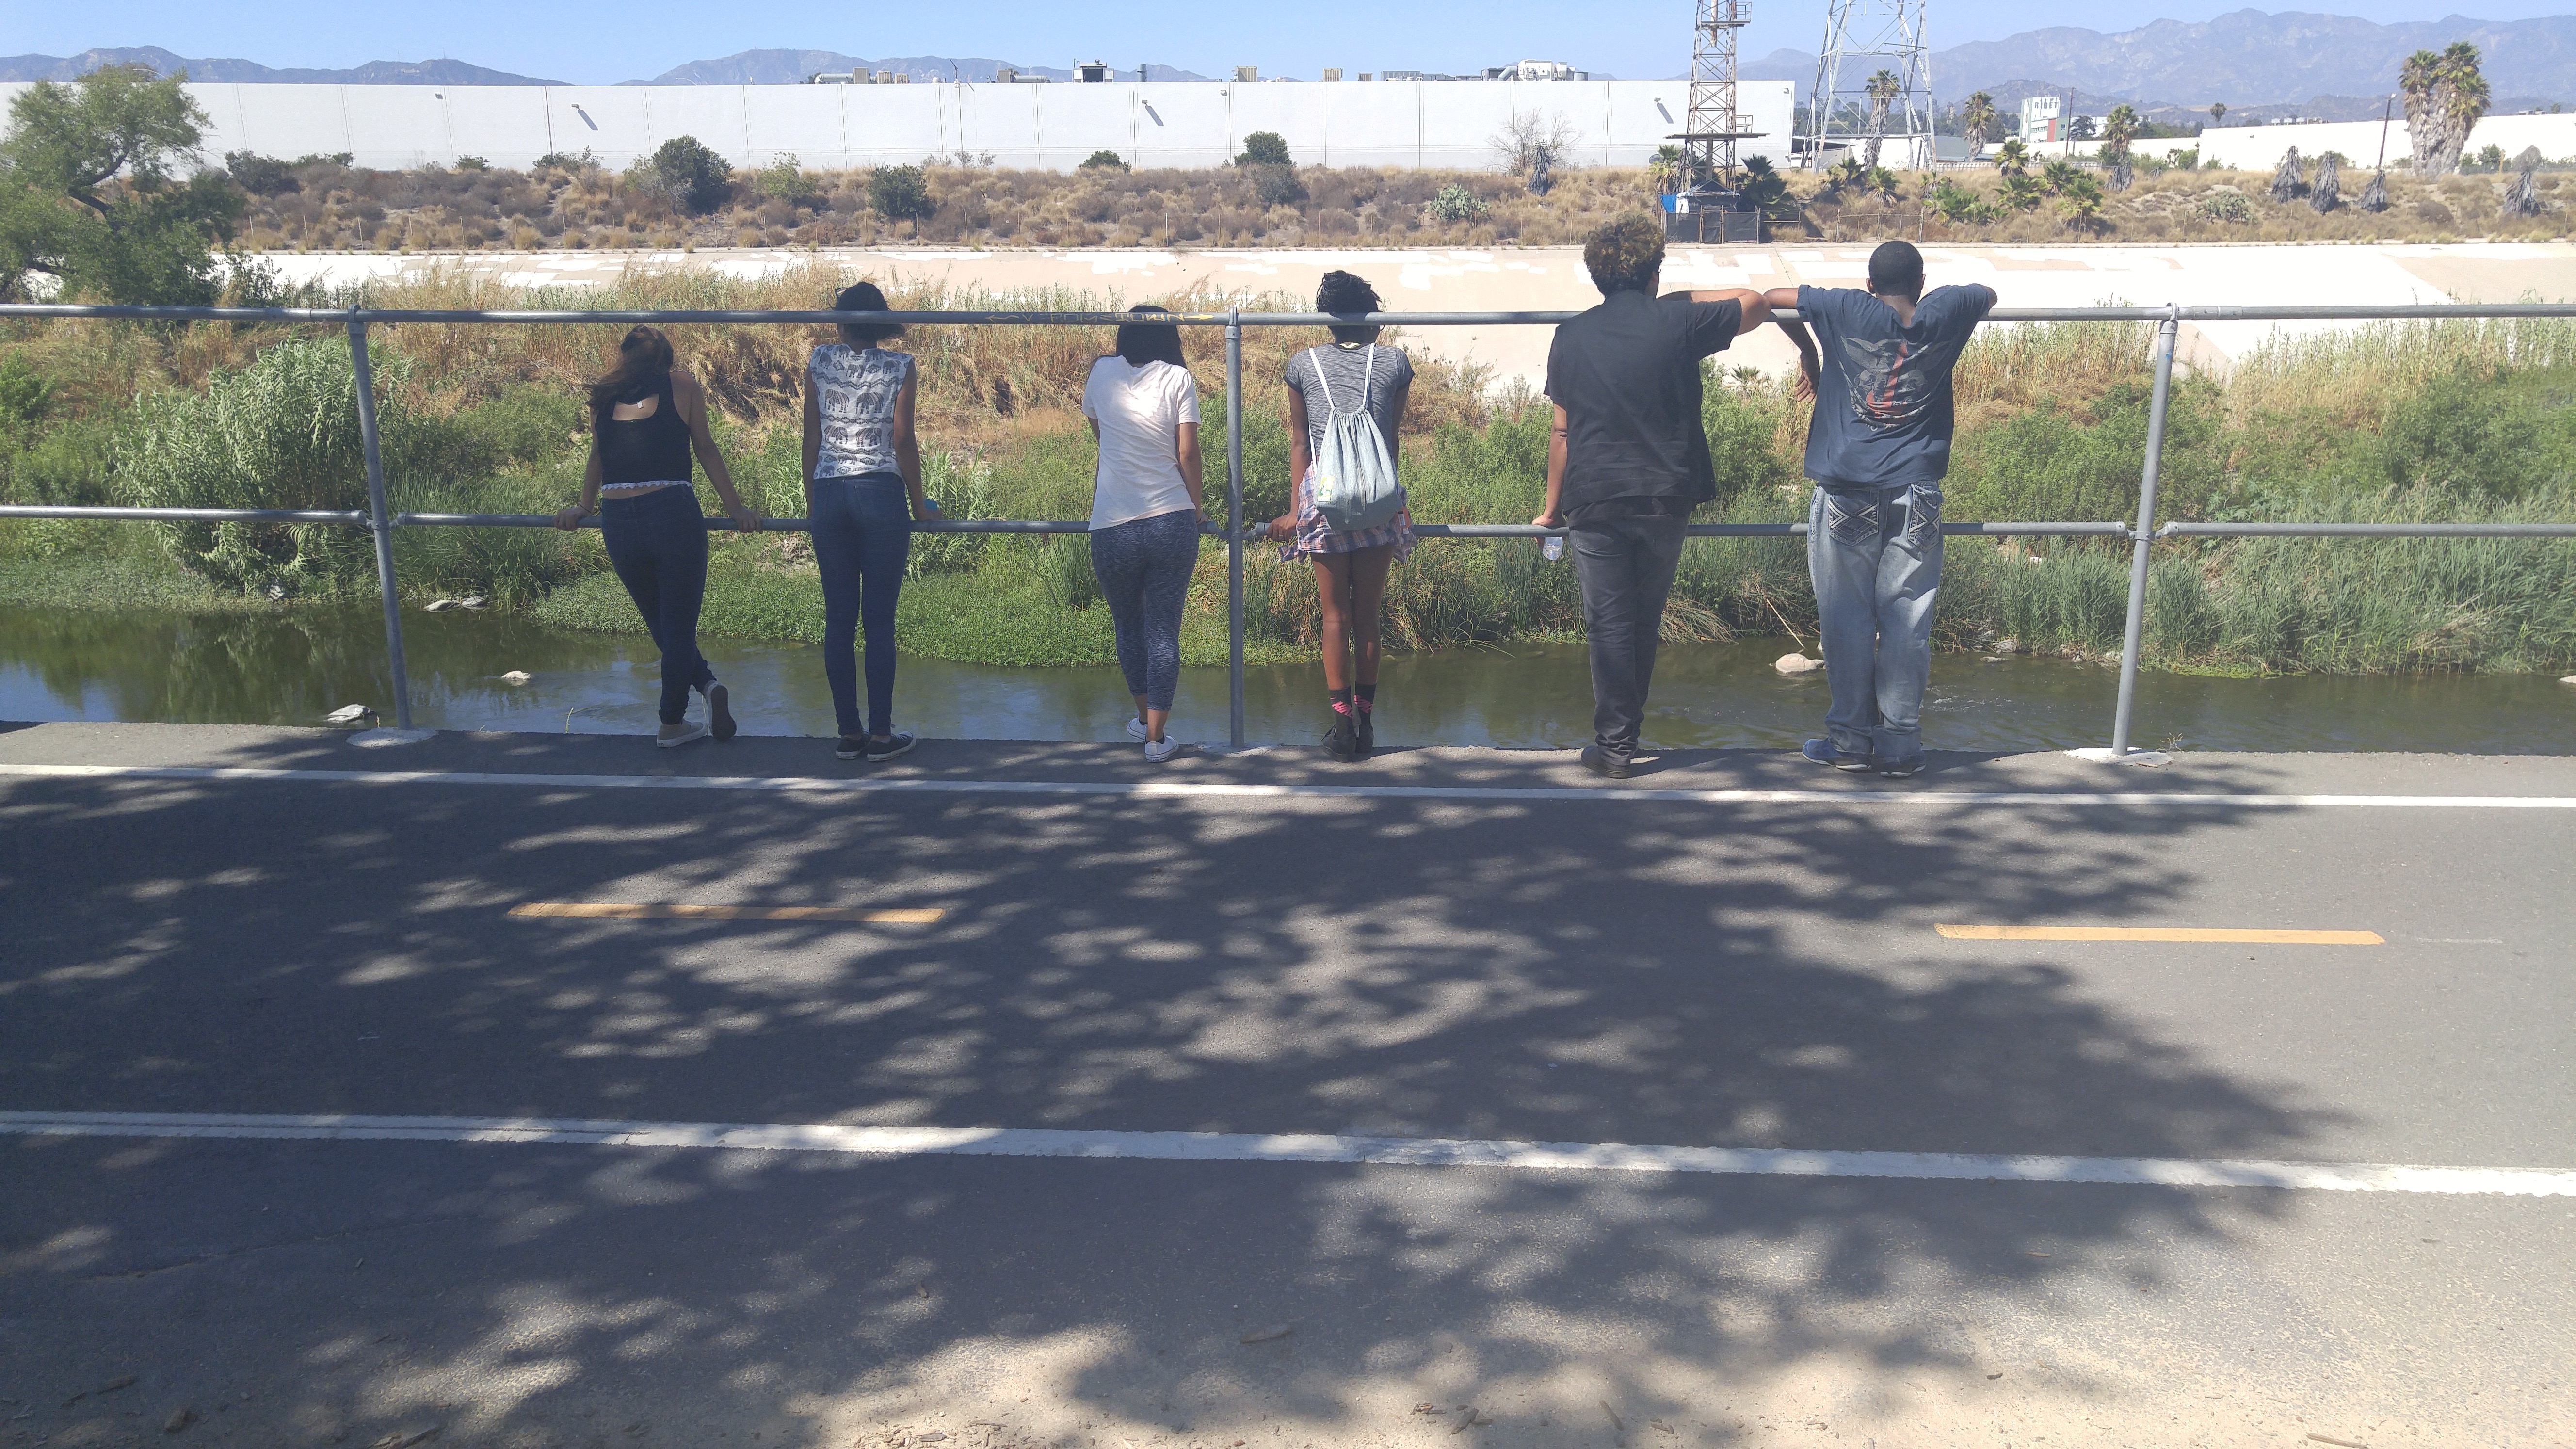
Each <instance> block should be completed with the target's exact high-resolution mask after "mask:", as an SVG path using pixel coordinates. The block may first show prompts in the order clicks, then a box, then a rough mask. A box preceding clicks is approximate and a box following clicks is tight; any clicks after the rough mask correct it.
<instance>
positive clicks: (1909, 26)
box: [1702, 0, 1934, 171]
mask: <svg viewBox="0 0 2576 1449" xmlns="http://www.w3.org/2000/svg"><path fill="white" fill-rule="evenodd" d="M1702 3H1703V4H1705V3H1707V0H1702ZM1923 8H1924V0H1826V10H1825V45H1824V50H1823V53H1822V54H1820V55H1818V56H1817V57H1816V85H1815V89H1814V90H1812V91H1810V92H1809V93H1808V95H1807V124H1806V125H1805V126H1804V127H1803V128H1802V129H1803V130H1804V131H1805V138H1804V139H1805V142H1806V146H1805V155H1804V156H1803V158H1802V160H1803V161H1804V163H1805V165H1806V167H1807V169H1809V170H1811V171H1813V170H1821V169H1822V168H1823V167H1824V165H1825V148H1826V147H1828V146H1836V147H1850V148H1853V149H1855V150H1858V151H1859V152H1860V153H1861V159H1862V160H1864V161H1867V162H1871V163H1872V164H1877V165H1894V166H1899V167H1905V168H1909V169H1925V168H1929V167H1930V166H1931V165H1932V162H1933V154H1934V153H1933V146H1932V59H1931V53H1930V52H1929V51H1927V50H1925V49H1924V45H1923ZM1882 72H1884V73H1886V74H1888V75H1890V76H1893V77H1894V78H1895V85H1894V87H1893V94H1889V93H1888V91H1889V87H1888V86H1887V85H1886V83H1885V82H1880V84H1879V90H1880V93H1879V94H1876V95H1873V94H1872V93H1871V82H1872V80H1873V79H1874V78H1876V77H1877V76H1878V75H1879V74H1880V73H1882ZM1873 153H1875V154H1873Z"/></svg>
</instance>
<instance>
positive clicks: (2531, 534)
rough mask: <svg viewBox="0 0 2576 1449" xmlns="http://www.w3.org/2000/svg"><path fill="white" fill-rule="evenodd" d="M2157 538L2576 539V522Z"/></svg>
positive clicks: (2272, 528) (2178, 529) (2180, 533)
mask: <svg viewBox="0 0 2576 1449" xmlns="http://www.w3.org/2000/svg"><path fill="white" fill-rule="evenodd" d="M2156 537H2158V538H2576V523H2168V524H2166V525H2164V526H2163V527H2161V528H2159V529H2157V530H2156Z"/></svg>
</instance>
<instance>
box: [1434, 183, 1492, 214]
mask: <svg viewBox="0 0 2576 1449" xmlns="http://www.w3.org/2000/svg"><path fill="white" fill-rule="evenodd" d="M1422 211H1423V214H1424V215H1425V216H1428V217H1430V218H1431V219H1432V220H1434V221H1450V222H1457V221H1481V220H1483V219H1484V216H1485V199H1484V198H1483V197H1481V196H1478V195H1477V194H1476V193H1474V192H1472V191H1469V190H1468V189H1467V188H1466V187H1464V186H1461V185H1459V184H1458V183H1457V182H1455V181H1452V182H1450V183H1449V184H1448V185H1446V186H1443V187H1441V188H1440V192H1439V194H1438V195H1436V196H1434V197H1432V198H1431V199H1430V200H1429V201H1427V202H1424V203H1423V205H1422Z"/></svg>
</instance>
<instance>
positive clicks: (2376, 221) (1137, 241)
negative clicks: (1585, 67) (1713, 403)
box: [241, 142, 2576, 252]
mask: <svg viewBox="0 0 2576 1449" xmlns="http://www.w3.org/2000/svg"><path fill="white" fill-rule="evenodd" d="M2153 144H2154V145H2155V146H2158V147H2161V146H2163V145H2166V144H2168V143H2161V142H2159V143H2153ZM2037 167H2038V158H2034V160H2033V168H2034V170H2036V169H2037ZM2313 171H2314V167H2313V164H2312V165H2311V167H2310V172H2311V175H2313ZM869 174H870V173H868V172H865V171H835V172H796V171H793V170H789V171H787V172H785V173H781V172H778V171H776V170H775V169H773V170H772V171H770V172H749V171H743V172H736V173H735V174H734V177H733V180H732V182H731V183H730V187H729V190H728V193H727V195H726V196H725V198H724V200H723V201H722V202H721V203H720V204H718V205H717V206H715V207H714V209H713V210H711V211H709V212H707V213H705V214H702V215H693V214H690V213H688V212H687V211H685V210H681V209H678V208H676V207H675V206H674V204H673V202H672V201H671V199H670V198H669V196H668V195H667V194H666V192H665V191H664V190H663V189H659V188H655V187H652V186H649V185H642V184H639V183H638V182H637V181H636V180H634V179H631V178H629V177H626V176H621V175H619V174H617V173H614V172H609V171H603V170H599V169H596V168H589V169H578V170H552V169H549V170H539V171H536V172H534V173H521V172H515V171H504V170H487V171H443V170H438V169H435V168H432V169H426V170H418V171H369V170H353V169H351V168H348V167H344V166H337V165H332V164H330V163H328V162H322V163H316V164H314V165H310V166H306V167H303V168H301V169H300V170H298V171H296V172H295V173H293V175H294V180H295V189H293V190H286V191H280V192H276V193H274V194H267V195H253V196H250V197H249V198H248V209H247V210H246V212H245V214H244V216H243V218H242V233H241V243H242V245H243V246H244V247H246V248H248V249H250V250H253V251H371V252H405V251H408V252H424V251H430V252H437V251H475V250H515V251H530V250H597V249H603V248H632V247H652V248H662V249H668V248H677V247H692V248H695V247H827V246H832V247H837V246H876V245H892V244H907V245H919V244H921V243H924V242H931V243H939V244H955V245H964V246H975V247H1095V246H1097V247H1163V246H1178V247H1241V246H1262V247H1296V246H1318V245H1330V246H1337V247H1347V246H1471V247H1489V246H1515V245H1516V246H1570V245H1575V244H1578V243H1579V242H1580V241H1581V240H1582V238H1583V236H1584V235H1585V233H1587V232H1589V231H1590V230H1591V229H1592V228H1594V227H1596V226H1598V225H1600V224H1601V223H1602V222H1603V221H1606V220H1608V219H1610V218H1612V217H1615V216H1620V215H1624V214H1627V213H1631V212H1635V211H1640V210H1644V209H1647V208H1650V207H1652V206H1654V205H1655V201H1654V192H1655V183H1654V179H1653V177H1652V175H1651V174H1650V173H1649V172H1648V171H1647V170H1646V169H1644V168H1643V167H1607V166H1603V167H1573V168H1567V169H1560V170H1559V171H1558V172H1557V173H1556V184H1555V185H1554V186H1553V187H1552V188H1551V189H1550V190H1549V192H1548V193H1547V194H1546V195H1544V196H1536V195H1532V194H1531V193H1530V191H1529V190H1528V188H1527V187H1526V186H1525V185H1524V184H1523V183H1522V181H1521V179H1520V178H1519V177H1516V176H1513V175H1509V174H1505V173H1502V172H1496V171H1454V172H1452V171H1419V170H1399V169H1385V170H1378V169H1366V168H1346V169H1327V168H1324V167H1305V168H1301V169H1299V170H1298V171H1297V172H1296V179H1295V184H1294V186H1293V187H1291V188H1288V189H1287V190H1286V191H1285V192H1284V193H1283V192H1282V191H1281V189H1280V188H1279V186H1278V181H1277V178H1276V177H1271V178H1268V179H1266V180H1265V178H1264V177H1263V176H1262V175H1261V174H1259V173H1258V172H1256V171H1252V170H1245V169H1238V168H1233V167H1220V168H1212V169H1205V170H1195V171H1179V170H1157V171H1135V172H1129V171H1119V170H1112V169H1090V170H1083V171H1077V172H1073V173H1070V174H1066V173H1060V172H1052V171H1010V170H998V169H994V168H991V167H965V166H941V165H933V166H929V167H927V168H926V169H925V171H924V180H925V184H926V186H927V189H928V195H929V200H930V202H931V203H932V208H933V209H932V211H931V214H930V215H928V216H926V217H920V218H904V219H889V218H886V217H883V216H879V215H877V214H876V213H875V212H874V211H872V210H871V209H870V203H869V191H868V181H869ZM1941 175H1942V176H1944V177H1947V178H1948V179H1949V180H1950V181H1951V182H1952V183H1953V184H1954V185H1957V186H1960V187H1963V188H1965V189H1966V190H1968V191H1970V192H1973V193H1976V194H1977V195H1978V196H1979V197H1980V198H1982V199H1984V200H1987V201H1995V200H1997V199H1998V197H1999V192H2000V185H2001V183H2000V180H1999V178H1998V176H1997V173H1996V172H1995V170H1994V169H1993V168H1992V167H1990V166H1986V167H1970V168H1963V169H1959V170H1953V171H1947V172H1943V173H1941ZM2343 176H2344V183H2343V190H2344V201H2343V204H2342V205H2341V206H2339V207H2337V208H2336V209H2335V210H2333V211H2332V212H2330V213H2327V214H2324V215H2320V214H2318V213H2317V212H2316V211H2314V210H2313V209H2311V208H2310V206H2309V205H2308V203H2307V202H2306V201H2304V200H2298V199H2293V200H2290V201H2287V202H2275V201H2273V200H2272V199H2271V196H2270V187H2271V183H2272V176H2271V173H2270V172H2268V171H2263V172H2244V171H2203V170H2190V171H2184V170H2170V169H2169V170H2163V171H2160V172H2157V173H2154V174H2150V173H2148V172H2147V171H2146V170H2144V169H2141V170H2140V172H2139V174H2138V176H2137V179H2136V183H2135V184H2134V185H2133V186H2132V187H2131V188H2130V189H2129V190H2128V191H2125V192H2115V193H2112V194H2111V195H2110V196H2109V197H2108V198H2107V199H2106V201H2105V204H2104V205H2103V207H2102V210H2101V213H2100V215H2099V216H2098V217H2097V218H2093V219H2090V220H2080V221H2070V219H2069V218H2068V217H2066V216H2064V215H2062V214H2061V213H2060V211H2059V209H2058V208H2057V206H2056V205H2055V204H2054V202H2053V201H2049V200H2047V199H2045V198H2041V199H2037V200H2034V201H2033V203H2032V205H2031V208H2030V209H2029V210H2026V211H2012V210H2006V211H2005V212H2004V213H2003V214H2001V215H1998V216H1995V217H1993V218H1992V219H1989V220H1985V221H1965V220H1962V221H1944V220H1941V219H1940V218H1939V217H1938V216H1932V217H1929V218H1927V219H1926V221H1925V222H1924V224H1923V236H1924V238H1925V239H1926V240H1930V241H1947V242H2039V243H2050V244H2056V245H2064V244H2067V243H2069V242H2082V241H2109V242H2131V243H2135V242H2158V241H2191V242H2251V241H2268V242H2281V241H2372V240H2377V241H2408V242H2433V241H2454V240H2458V239H2460V238H2464V237H2489V238H2493V239H2496V240H2546V239H2549V238H2552V237H2557V238H2562V239H2563V238H2564V237H2565V236H2566V235H2567V232H2568V215H2569V205H2570V203H2571V202H2576V174H2570V173H2566V172H2562V171H2549V172H2544V173H2542V174H2541V175H2540V176H2539V177H2538V178H2537V183H2538V185H2539V188H2540V192H2541V199H2542V201H2543V202H2544V203H2545V204H2544V208H2543V211H2542V214H2541V215H2539V216H2535V217H2511V218H2508V217H2505V216H2504V215H2502V211H2501V202H2502V199H2503V196H2504V192H2505V187H2506V185H2507V183H2508V182H2510V181H2511V180H2513V177H2511V176H2509V175H2495V174H2487V175H2475V176H2450V177H2445V178H2442V179H2440V180H2433V181H2427V180H2420V179H2418V178H2417V177H2415V176H2414V174H2413V173H2412V172H2411V171H2409V170H2407V169H2406V168H2404V167H2396V168H2392V169H2391V170H2390V172H2389V174H2388V189H2389V200H2390V205H2389V208H2388V209H2387V210H2386V211H2382V212H2378V213H2375V214H2374V213H2370V212H2364V211H2361V210H2359V209H2357V208H2356V207H2355V206H2354V205H2353V202H2354V201H2356V200H2357V199H2358V198H2359V197H2360V195H2361V191H2362V188H2363V187H2364V186H2366V185H2368V184H2369V174H2368V173H2367V172H2366V171H2361V170H2357V169H2355V168H2353V167H2350V166H2347V167H2346V168H2345V170H2344V172H2343ZM1894 179H1895V182H1896V189H1895V195H1894V196H1892V197H1889V196H1881V195H1879V194H1878V193H1876V192H1869V193H1866V194H1862V193H1852V194H1849V195H1846V196H1843V197H1840V198H1834V197H1829V196H1827V195H1826V194H1825V182H1824V179H1823V178H1822V177H1819V176H1815V175H1812V174H1809V173H1805V172H1797V173H1792V174H1790V175H1789V177H1788V185H1789V192H1790V195H1791V196H1792V197H1793V198H1795V199H1797V200H1799V201H1801V202H1804V203H1807V206H1806V210H1805V212H1804V214H1803V215H1801V216H1798V217H1794V218H1790V219H1786V220H1783V221H1780V222H1776V223H1774V224H1773V232H1774V234H1775V235H1777V236H1779V237H1782V238H1797V237H1810V238H1826V239H1833V240H1863V239H1875V238H1876V237H1877V236H1880V235H1885V234H1902V235H1907V236H1911V235H1913V234H1914V232H1915V212H1916V211H1917V210H1918V209H1919V207H1920V205H1921V203H1922V202H1923V201H1924V200H1925V198H1926V197H1927V196H1928V195H1929V194H1930V190H1931V188H1932V186H1933V183H1934V179H1935V178H1934V177H1933V176H1932V175H1930V174H1928V173H1916V172H1905V173H1899V174H1898V175H1896V177H1895V178H1894ZM1264 186H1268V187H1269V188H1270V195H1271V197H1273V198H1276V199H1265V197H1264V195H1263V194H1262V192H1263V188H1264ZM1451 188H1455V189H1456V190H1457V191H1458V192H1459V193H1462V194H1464V195H1465V196H1467V197H1468V198H1471V204H1470V205H1468V206H1467V207H1464V208H1452V209H1451V211H1450V213H1449V215H1448V216H1447V217H1446V219H1444V217H1443V216H1442V215H1440V214H1435V212H1434V210H1433V209H1432V207H1431V205H1430V203H1431V202H1432V200H1433V198H1434V197H1436V196H1438V195H1439V194H1440V193H1441V192H1442V191H1444V190H1447V189H1451ZM771 193H777V194H771Z"/></svg>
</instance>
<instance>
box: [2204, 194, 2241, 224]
mask: <svg viewBox="0 0 2576 1449" xmlns="http://www.w3.org/2000/svg"><path fill="white" fill-rule="evenodd" d="M2199 210H2200V214H2201V215H2202V216H2204V217H2206V218H2208V219H2209V220H2211V221H2252V220H2253V219H2254V203H2253V202H2251V201H2248V200H2246V199H2245V193H2244V192H2241V191H2214V192H2211V193H2210V194H2209V195H2207V196H2205V197H2203V198H2201V202H2200V208H2199Z"/></svg>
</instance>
